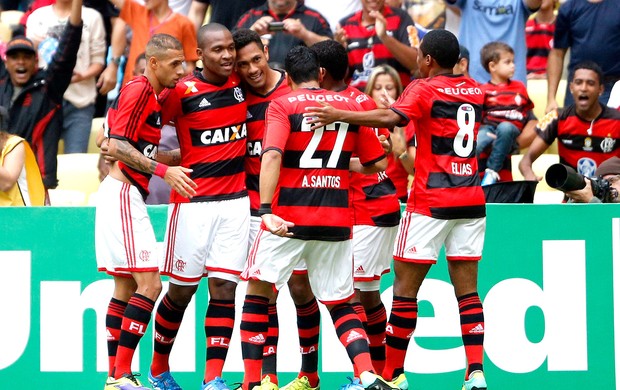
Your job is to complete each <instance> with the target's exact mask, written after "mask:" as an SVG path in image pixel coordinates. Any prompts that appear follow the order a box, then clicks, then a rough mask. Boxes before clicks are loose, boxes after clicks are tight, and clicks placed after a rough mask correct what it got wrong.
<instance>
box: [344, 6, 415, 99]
mask: <svg viewBox="0 0 620 390" xmlns="http://www.w3.org/2000/svg"><path fill="white" fill-rule="evenodd" d="M383 16H384V17H385V19H386V21H387V26H386V29H387V32H388V34H390V35H391V36H392V37H394V38H395V39H397V40H398V41H400V42H402V43H403V44H405V45H407V46H408V45H409V34H408V33H407V26H413V25H414V23H413V20H412V19H411V16H409V14H408V13H407V12H406V11H404V10H401V9H398V8H392V7H388V6H385V8H384V10H383ZM340 26H342V29H343V30H344V31H345V32H346V34H347V51H348V52H349V77H351V80H350V81H349V84H350V85H352V86H354V87H355V88H358V89H360V90H363V89H364V88H365V87H366V84H367V83H368V77H370V73H371V72H372V69H373V68H374V67H375V66H377V65H382V64H387V65H390V66H392V67H393V68H394V69H396V70H397V71H398V74H399V75H400V79H401V82H402V83H403V85H404V86H406V85H407V84H409V81H410V80H411V74H410V72H409V69H407V68H405V67H404V66H403V65H401V63H400V62H398V61H397V60H396V58H394V56H393V55H392V53H391V52H390V51H389V50H388V48H387V47H386V46H385V45H384V44H383V42H381V40H380V39H379V38H378V37H377V34H376V33H375V26H374V25H371V26H364V25H362V11H358V12H356V13H354V14H352V15H350V16H348V17H346V18H344V19H342V20H341V21H340Z"/></svg>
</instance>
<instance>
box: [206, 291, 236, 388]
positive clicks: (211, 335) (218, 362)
mask: <svg viewBox="0 0 620 390" xmlns="http://www.w3.org/2000/svg"><path fill="white" fill-rule="evenodd" d="M234 326H235V301H234V300H224V299H211V300H209V306H208V307H207V314H206V315H205V335H206V336H207V363H206V365H205V376H204V380H205V383H207V382H209V381H212V380H213V379H215V377H216V376H219V377H221V376H222V371H223V370H224V362H225V361H226V356H227V355H228V346H229V345H230V338H231V336H232V333H233V327H234Z"/></svg>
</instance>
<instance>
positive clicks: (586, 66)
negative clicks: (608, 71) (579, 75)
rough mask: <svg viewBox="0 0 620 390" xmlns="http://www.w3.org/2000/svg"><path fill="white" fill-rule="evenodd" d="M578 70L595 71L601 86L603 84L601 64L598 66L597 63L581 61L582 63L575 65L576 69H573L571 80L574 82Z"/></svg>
mask: <svg viewBox="0 0 620 390" xmlns="http://www.w3.org/2000/svg"><path fill="white" fill-rule="evenodd" d="M578 69H588V70H591V71H593V72H594V73H596V74H597V75H598V82H599V83H600V84H603V69H601V67H600V66H599V64H597V63H596V62H594V61H581V62H580V63H578V64H577V65H575V67H574V68H573V74H572V76H571V78H570V81H573V79H574V78H575V72H577V70H578Z"/></svg>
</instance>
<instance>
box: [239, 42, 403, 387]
mask: <svg viewBox="0 0 620 390" xmlns="http://www.w3.org/2000/svg"><path fill="white" fill-rule="evenodd" d="M285 69H286V72H287V76H286V77H287V81H288V82H289V84H290V85H291V88H292V89H293V92H291V93H290V94H288V95H285V96H282V97H280V98H278V99H275V100H274V101H272V102H271V103H270V105H269V108H268V109H267V117H266V119H265V120H266V128H267V131H266V133H265V138H264V140H263V153H262V161H261V172H260V201H261V206H260V208H259V214H261V218H262V220H263V223H262V225H261V231H260V232H259V234H258V236H257V237H256V240H255V241H254V244H253V245H252V249H251V250H250V256H249V258H248V264H247V266H246V269H245V270H244V273H243V277H244V278H247V279H249V282H248V289H247V294H246V297H245V302H244V306H243V315H242V319H241V345H242V353H243V361H244V366H245V376H244V379H243V389H245V390H247V389H250V390H256V389H265V388H267V389H271V388H273V387H271V386H268V387H263V386H261V383H260V381H261V366H262V357H263V345H264V341H265V334H266V333H267V330H268V327H267V325H268V304H269V299H270V298H271V297H272V296H273V294H274V289H278V288H280V287H282V286H283V285H284V283H286V282H287V281H288V279H289V277H290V275H291V274H292V272H293V270H294V268H295V265H296V263H297V261H298V260H300V259H305V260H306V266H307V267H308V277H309V279H310V285H311V286H312V291H313V292H314V294H315V295H316V297H317V299H318V300H320V301H322V302H323V303H324V304H326V305H327V308H328V310H329V311H330V314H331V316H332V320H333V321H334V325H335V327H336V333H337V334H338V337H339V339H340V340H341V342H342V344H343V345H344V346H345V347H346V349H347V353H348V354H349V357H350V358H351V361H352V362H353V363H354V365H356V366H357V370H358V372H361V375H360V376H361V382H362V384H363V385H361V386H359V387H358V388H369V389H391V388H392V387H390V386H389V385H388V384H387V383H386V382H384V381H383V380H381V379H380V378H379V377H378V376H377V375H375V374H374V373H373V368H372V362H371V360H370V354H369V351H368V342H367V341H366V332H365V331H364V329H363V326H362V323H361V322H360V320H359V318H358V317H357V315H356V314H355V311H354V310H353V308H352V307H351V304H350V303H349V301H350V300H351V298H352V297H353V275H352V266H353V263H352V261H353V260H352V253H351V241H350V235H351V221H350V218H351V216H350V211H349V207H348V202H349V200H348V188H349V180H348V178H349V169H353V170H355V171H358V172H360V173H375V172H378V171H381V170H384V169H385V167H386V165H387V160H386V159H385V153H384V151H383V149H382V147H381V145H380V143H379V141H378V140H377V136H376V135H375V134H374V133H373V132H372V131H371V130H370V129H367V128H363V127H359V126H354V125H349V124H348V123H342V122H338V123H335V124H333V125H329V126H327V127H319V128H317V129H315V130H311V129H310V126H309V125H308V123H307V121H306V120H304V119H303V116H302V115H303V112H304V111H305V108H306V107H308V106H310V105H312V104H315V103H313V102H314V101H315V100H327V101H331V102H333V103H334V104H336V105H337V106H338V107H341V108H347V109H351V110H360V109H361V107H360V106H359V105H358V104H357V103H356V102H355V101H354V100H353V99H351V98H348V97H345V96H342V95H339V94H337V93H335V92H331V91H326V90H323V89H321V88H319V81H318V80H319V63H318V58H317V56H316V54H315V53H314V52H312V51H311V50H310V49H308V48H307V47H304V46H298V47H295V48H294V49H292V50H291V51H290V52H289V53H288V55H287V56H286V60H285ZM353 153H356V154H357V155H358V156H359V158H358V159H356V160H351V159H350V157H351V155H352V154H353Z"/></svg>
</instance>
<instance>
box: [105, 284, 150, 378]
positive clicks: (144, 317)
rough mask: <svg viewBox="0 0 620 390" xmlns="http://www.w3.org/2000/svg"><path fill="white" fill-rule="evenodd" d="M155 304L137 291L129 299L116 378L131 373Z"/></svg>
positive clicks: (122, 326) (117, 356)
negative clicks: (134, 357) (134, 358)
mask: <svg viewBox="0 0 620 390" xmlns="http://www.w3.org/2000/svg"><path fill="white" fill-rule="evenodd" d="M154 305H155V302H154V301H152V300H150V299H149V298H147V297H145V296H143V295H140V294H137V293H135V294H133V296H132V297H131V299H129V302H128V303H127V308H126V309H125V314H124V315H123V322H122V324H121V335H120V338H119V341H118V349H117V351H116V362H115V364H114V377H115V378H120V377H121V376H122V375H123V374H131V360H132V359H133V355H134V353H135V351H136V348H137V347H138V343H139V342H140V339H141V338H142V336H144V333H145V332H146V328H147V327H148V325H149V321H150V320H151V313H153V306H154Z"/></svg>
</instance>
